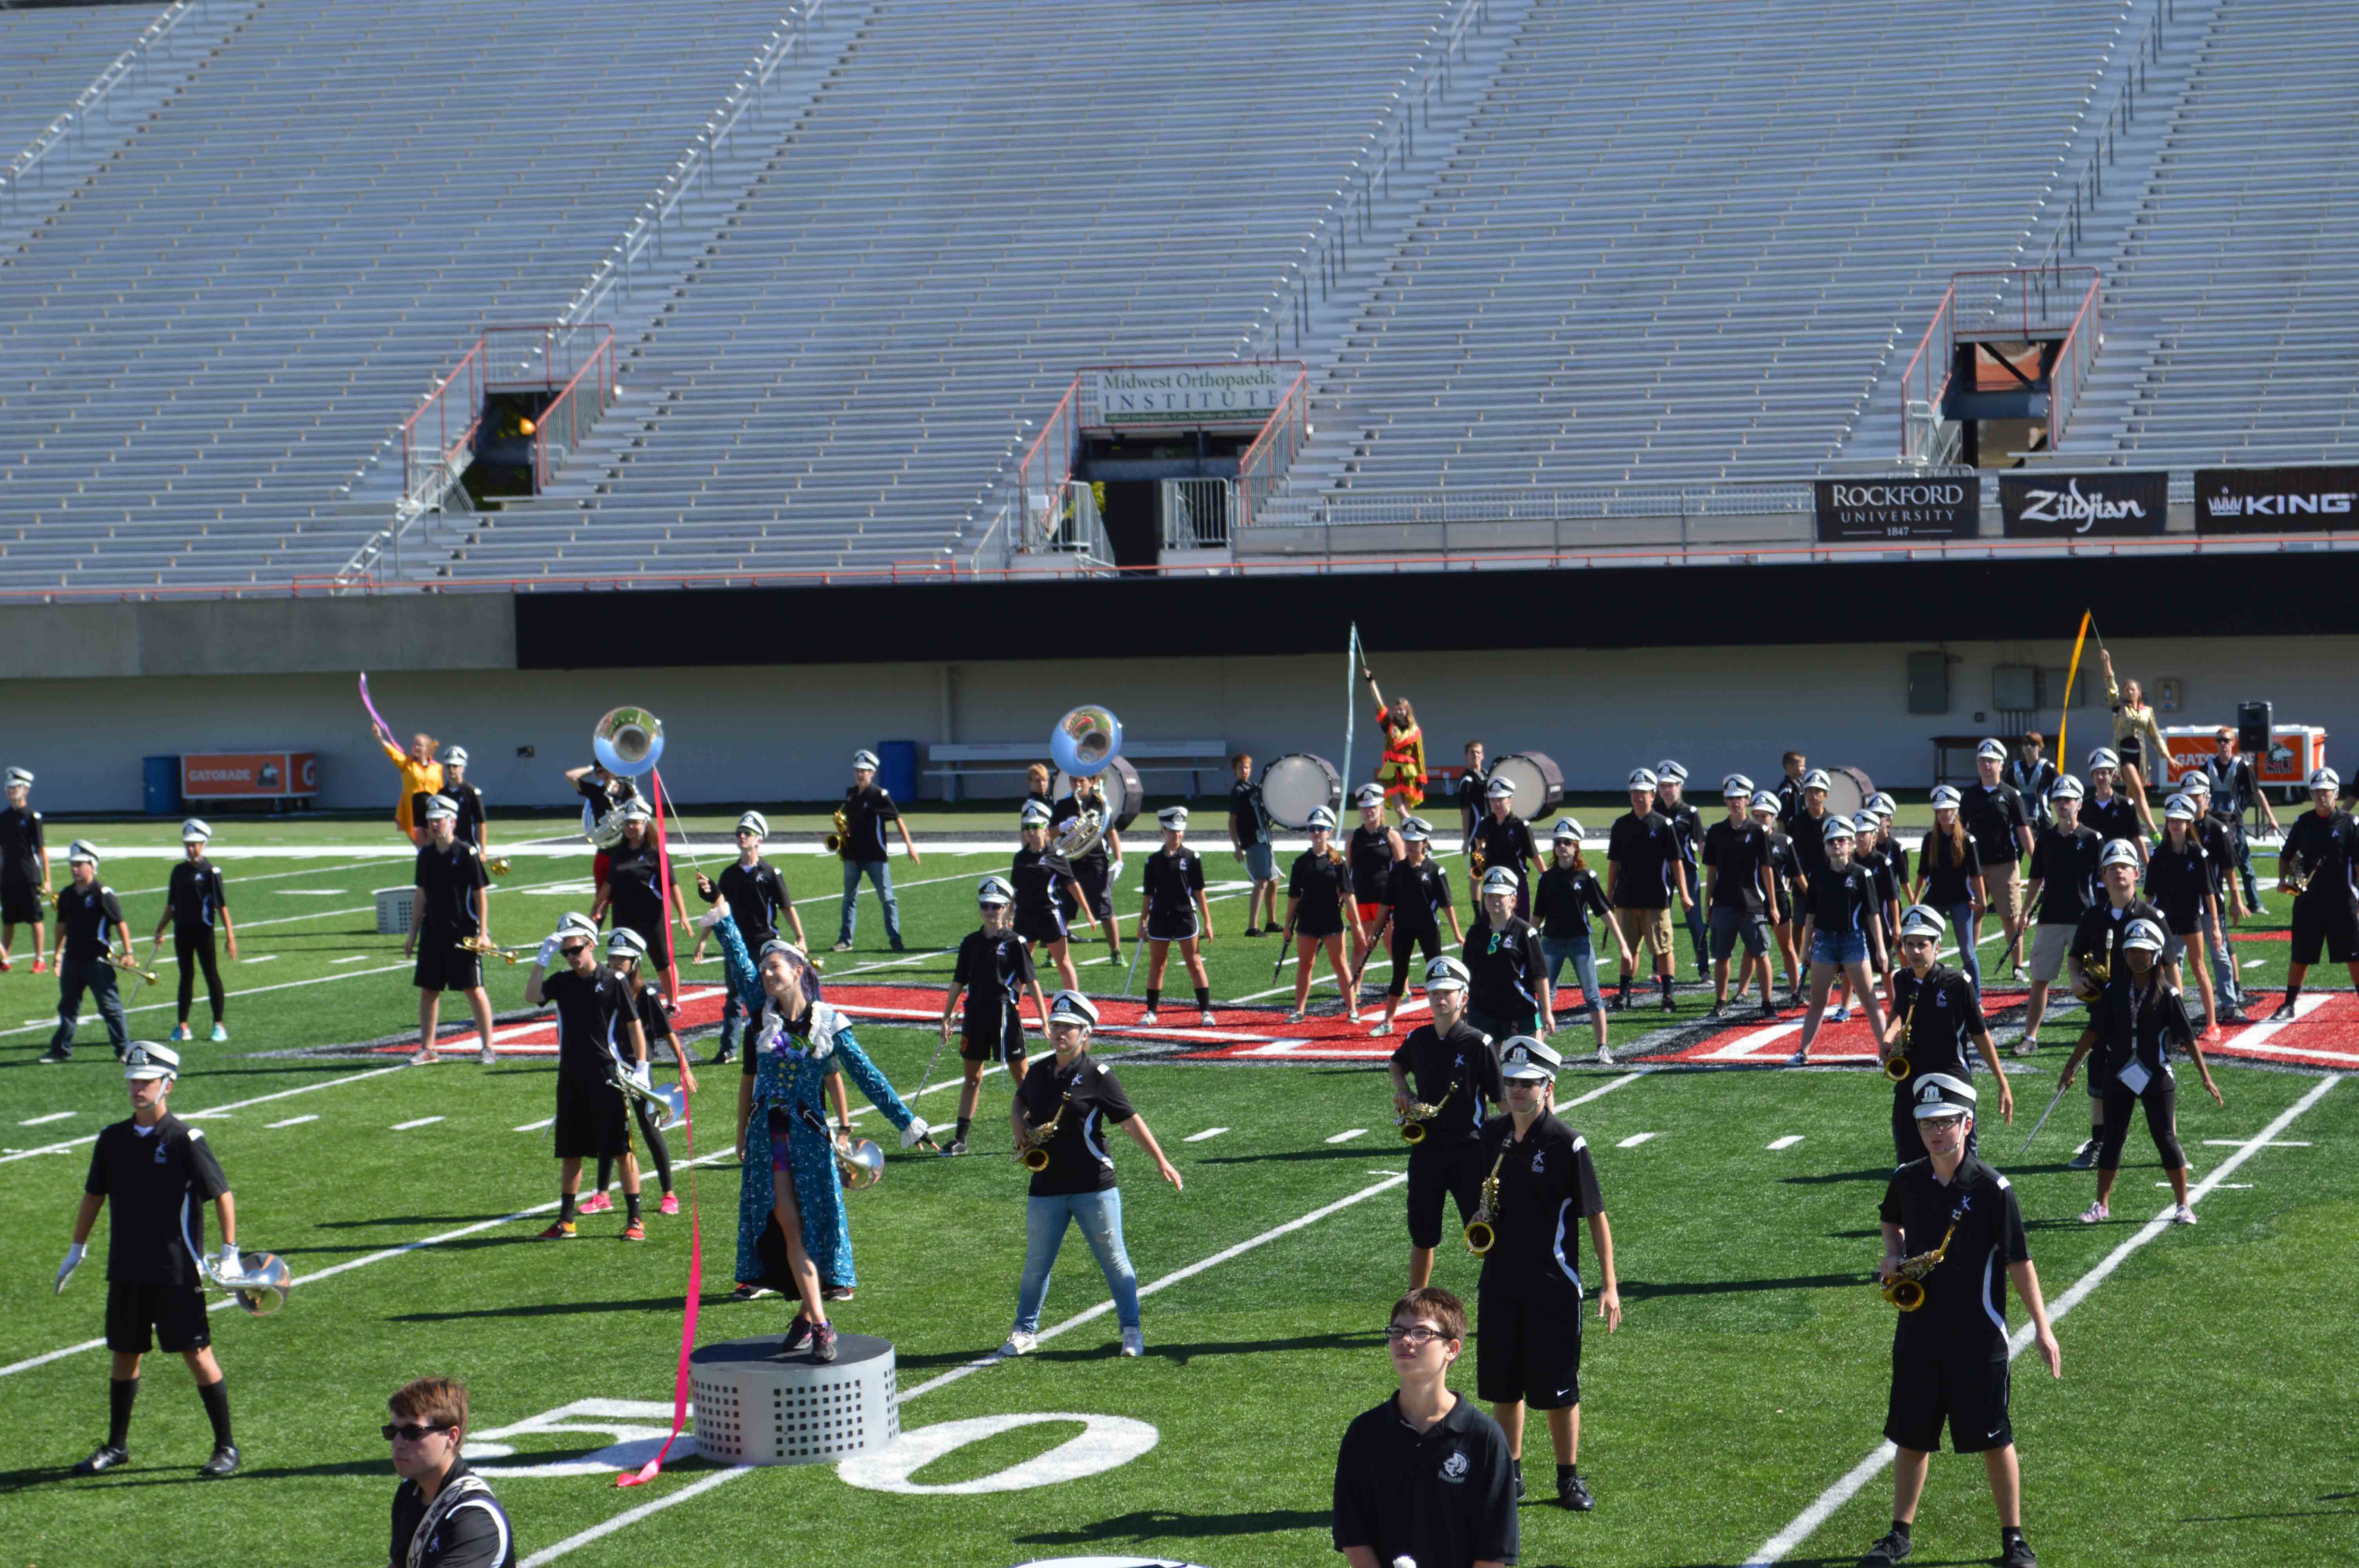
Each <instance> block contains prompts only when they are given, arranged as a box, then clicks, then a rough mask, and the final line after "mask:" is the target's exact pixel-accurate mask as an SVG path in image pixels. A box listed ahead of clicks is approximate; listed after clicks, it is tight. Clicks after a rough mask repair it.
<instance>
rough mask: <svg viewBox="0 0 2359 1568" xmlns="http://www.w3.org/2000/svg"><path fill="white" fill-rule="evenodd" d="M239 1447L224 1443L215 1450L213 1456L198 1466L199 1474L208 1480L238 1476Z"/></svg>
mask: <svg viewBox="0 0 2359 1568" xmlns="http://www.w3.org/2000/svg"><path fill="white" fill-rule="evenodd" d="M237 1465H238V1454H237V1445H236V1444H230V1443H224V1444H222V1445H221V1446H220V1447H219V1448H216V1449H214V1450H213V1456H212V1458H210V1459H208V1460H206V1461H205V1462H204V1463H203V1464H201V1465H198V1466H197V1474H198V1475H199V1476H204V1477H206V1478H207V1479H212V1478H214V1477H217V1476H234V1475H236V1474H237Z"/></svg>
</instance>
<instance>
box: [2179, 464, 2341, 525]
mask: <svg viewBox="0 0 2359 1568" xmlns="http://www.w3.org/2000/svg"><path fill="white" fill-rule="evenodd" d="M2354 497H2359V467H2353V466H2347V465H2346V466H2344V467H2341V468H2285V469H2197V470H2195V531H2196V532H2197V533H2199V534H2330V533H2339V532H2341V531H2343V530H2345V529H2348V528H2351V527H2352V526H2353V502H2354Z"/></svg>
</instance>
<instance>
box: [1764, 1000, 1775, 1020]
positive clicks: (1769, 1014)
mask: <svg viewBox="0 0 2359 1568" xmlns="http://www.w3.org/2000/svg"><path fill="white" fill-rule="evenodd" d="M1761 1016H1762V1017H1764V1018H1775V1017H1777V1003H1776V1002H1774V1001H1765V1002H1763V1003H1762V1004H1761Z"/></svg>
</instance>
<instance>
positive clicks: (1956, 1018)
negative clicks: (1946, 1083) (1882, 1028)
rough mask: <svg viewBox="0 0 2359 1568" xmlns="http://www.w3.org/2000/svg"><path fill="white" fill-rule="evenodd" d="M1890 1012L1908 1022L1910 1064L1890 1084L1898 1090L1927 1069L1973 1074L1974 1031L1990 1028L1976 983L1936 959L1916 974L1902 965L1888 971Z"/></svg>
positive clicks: (1906, 1088)
mask: <svg viewBox="0 0 2359 1568" xmlns="http://www.w3.org/2000/svg"><path fill="white" fill-rule="evenodd" d="M1892 1016H1894V1017H1895V1018H1898V1019H1902V1020H1905V1021H1906V1022H1908V1044H1907V1045H1906V1046H1904V1047H1903V1049H1904V1050H1905V1051H1907V1053H1908V1065H1909V1067H1910V1068H1911V1069H1912V1070H1911V1072H1910V1073H1909V1076H1908V1078H1907V1079H1906V1080H1904V1081H1903V1082H1901V1083H1898V1084H1896V1085H1894V1086H1893V1087H1895V1088H1897V1089H1899V1090H1900V1091H1901V1092H1902V1093H1904V1094H1907V1093H1908V1092H1909V1086H1910V1085H1911V1084H1913V1083H1915V1082H1917V1081H1918V1080H1919V1079H1921V1078H1922V1077H1924V1076H1925V1075H1926V1074H1928V1073H1947V1074H1949V1075H1950V1076H1951V1077H1955V1078H1963V1079H1971V1078H1972V1077H1973V1075H1974V1058H1975V1046H1974V1036H1976V1035H1977V1034H1987V1033H1990V1024H1989V1022H1988V1021H1986V1020H1985V1019H1984V1017H1983V999H1982V997H1981V995H1980V993H1978V992H1977V991H1976V990H1975V989H1974V983H1973V981H1972V980H1971V979H1967V978H1966V977H1965V975H1964V974H1962V972H1960V971H1959V970H1956V969H1952V968H1950V967H1949V966H1947V965H1946V964H1936V965H1934V966H1933V967H1932V968H1930V969H1928V970H1926V971H1925V978H1924V979H1921V980H1919V979H1918V978H1917V971H1916V970H1914V969H1912V968H1908V966H1907V965H1905V964H1904V965H1902V966H1901V967H1900V968H1899V969H1898V970H1897V971H1896V972H1895V973H1894V975H1893V977H1892Z"/></svg>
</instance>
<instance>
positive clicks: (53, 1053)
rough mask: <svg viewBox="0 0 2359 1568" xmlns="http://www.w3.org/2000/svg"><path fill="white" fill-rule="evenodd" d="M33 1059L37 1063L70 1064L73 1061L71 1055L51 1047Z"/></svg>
mask: <svg viewBox="0 0 2359 1568" xmlns="http://www.w3.org/2000/svg"><path fill="white" fill-rule="evenodd" d="M33 1059H34V1060H35V1061H37V1062H71V1061H72V1060H73V1053H72V1052H71V1051H67V1050H62V1049H60V1047H58V1046H55V1045H52V1046H50V1047H49V1049H48V1050H46V1051H44V1052H42V1053H41V1054H39V1055H38V1056H36V1057H34V1058H33Z"/></svg>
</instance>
